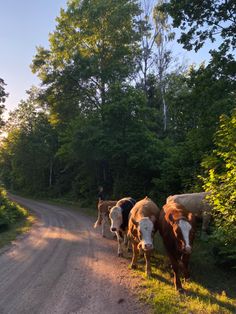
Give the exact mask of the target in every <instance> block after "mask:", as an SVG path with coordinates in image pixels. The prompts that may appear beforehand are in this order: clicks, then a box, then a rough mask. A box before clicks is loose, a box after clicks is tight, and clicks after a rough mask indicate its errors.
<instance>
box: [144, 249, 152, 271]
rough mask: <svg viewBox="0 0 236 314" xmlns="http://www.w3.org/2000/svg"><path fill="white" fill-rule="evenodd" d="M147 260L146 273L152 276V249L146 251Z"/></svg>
mask: <svg viewBox="0 0 236 314" xmlns="http://www.w3.org/2000/svg"><path fill="white" fill-rule="evenodd" d="M144 257H145V261H146V275H147V276H148V277H150V276H151V262H150V259H151V251H145V253H144Z"/></svg>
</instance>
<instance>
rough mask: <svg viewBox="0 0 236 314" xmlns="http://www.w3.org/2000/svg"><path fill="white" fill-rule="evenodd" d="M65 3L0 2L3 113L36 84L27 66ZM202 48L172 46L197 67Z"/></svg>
mask: <svg viewBox="0 0 236 314" xmlns="http://www.w3.org/2000/svg"><path fill="white" fill-rule="evenodd" d="M66 2H67V0H0V47H1V48H0V78H2V79H4V81H5V83H6V84H7V86H6V91H7V92H8V93H9V94H10V95H9V97H8V98H7V100H6V103H5V106H6V108H7V110H12V109H13V108H15V107H16V106H17V105H18V103H19V101H20V100H21V99H26V94H25V91H26V90H29V89H30V87H31V86H32V85H36V86H37V85H39V80H38V78H37V76H36V75H35V74H32V73H31V70H30V67H29V66H30V64H31V62H32V59H33V56H34V55H35V54H36V46H43V47H48V35H49V33H50V32H53V31H54V30H55V25H56V22H55V18H56V17H57V16H59V13H60V8H61V7H63V8H66ZM208 50H209V47H204V48H203V49H202V50H201V51H200V52H198V53H197V54H195V53H194V52H186V51H184V50H182V49H181V47H180V46H179V45H177V44H174V52H175V53H177V54H178V55H179V56H180V59H181V58H183V59H184V58H185V59H188V60H189V63H190V64H191V63H196V64H199V63H200V62H202V61H204V60H205V59H208V55H207V51H208Z"/></svg>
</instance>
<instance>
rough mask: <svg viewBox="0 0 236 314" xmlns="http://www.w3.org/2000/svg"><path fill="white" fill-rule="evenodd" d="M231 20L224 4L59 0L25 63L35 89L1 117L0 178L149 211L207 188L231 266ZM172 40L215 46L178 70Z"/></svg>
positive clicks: (235, 181)
mask: <svg viewBox="0 0 236 314" xmlns="http://www.w3.org/2000/svg"><path fill="white" fill-rule="evenodd" d="M235 12H236V4H235V1H208V2H202V1H197V0H192V1H184V0H179V1H174V0H171V1H168V2H165V1H163V0H159V1H157V2H155V1H146V2H145V1H142V2H141V3H140V2H139V1H134V0H132V1H131V0H120V1H115V0H107V1H103V0H94V1H89V0H83V1H79V0H71V1H68V5H67V8H66V9H65V10H63V9H62V10H61V12H60V15H59V16H58V18H57V26H56V29H55V30H54V31H53V32H52V33H51V34H50V35H49V48H48V49H45V48H43V47H38V48H37V53H36V55H35V56H34V58H33V60H32V64H31V69H32V71H33V73H35V74H37V75H38V77H39V78H40V80H41V86H40V87H38V88H36V87H32V88H31V89H30V90H29V91H28V98H27V99H26V100H22V101H21V102H20V103H19V105H18V107H17V108H16V109H15V110H14V111H13V112H11V113H10V115H9V118H8V120H7V121H5V123H4V121H3V119H2V118H0V125H1V129H2V131H5V132H7V133H8V136H7V137H6V138H4V139H3V140H2V142H1V151H0V164H1V170H0V175H1V180H2V182H3V183H4V184H5V186H6V187H7V188H8V189H11V190H14V191H18V192H21V193H27V194H30V195H37V196H46V197H64V198H65V197H66V198H70V199H76V200H86V201H88V200H89V202H90V203H91V202H92V201H94V200H95V199H96V197H97V191H98V187H99V186H103V187H104V190H105V193H106V196H107V198H116V199H117V198H120V197H123V196H126V195H130V196H132V197H135V198H137V199H140V198H142V197H143V196H145V195H148V196H150V197H151V198H153V200H154V201H155V202H156V203H157V204H158V205H159V206H161V205H162V204H163V203H164V200H165V198H166V196H168V195H171V194H174V193H183V192H193V191H194V192H197V191H202V190H208V191H212V194H211V199H210V201H211V202H212V203H213V204H214V224H215V229H214V230H213V237H214V241H218V242H221V243H222V244H223V245H222V246H221V247H223V249H222V250H221V251H220V252H218V254H219V255H220V256H221V258H222V255H224V254H226V255H227V259H228V260H236V250H235V247H236V245H235V244H236V239H235V234H236V223H235V222H236V149H235V148H236V147H235V146H236V111H235V109H234V108H235V107H236V98H235V96H236V93H235V92H236V75H235V73H236V60H235V46H236V38H235V34H236V16H235ZM174 27H175V29H174ZM177 28H178V29H179V31H178V32H177V33H178V34H180V35H179V36H178V35H175V34H174V30H176V29H177ZM175 37H176V39H177V40H178V42H179V43H181V44H182V45H183V47H184V48H185V49H187V50H193V49H194V50H195V51H198V50H199V49H200V48H201V47H202V46H203V45H208V46H209V47H210V48H211V47H213V46H211V43H213V42H217V43H219V45H218V47H216V48H214V49H213V48H212V50H210V54H211V58H210V60H209V62H208V63H205V64H204V63H203V64H201V65H197V66H196V65H186V64H184V63H183V62H182V61H181V60H176V56H175V54H174V51H172V50H171V47H174V44H173V40H176V39H174V38H175ZM178 37H179V38H178ZM215 46H216V45H215V44H214V47H215ZM210 48H209V49H210ZM0 75H1V73H0ZM5 83H7V82H4V78H1V80H0V117H1V116H2V113H3V111H4V101H5V99H6V97H7V92H6V91H7V86H5ZM4 124H5V125H4ZM221 260H223V259H221Z"/></svg>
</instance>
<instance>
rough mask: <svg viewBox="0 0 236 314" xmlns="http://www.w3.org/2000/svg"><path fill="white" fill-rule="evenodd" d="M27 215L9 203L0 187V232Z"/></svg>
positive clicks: (23, 210) (21, 209)
mask: <svg viewBox="0 0 236 314" xmlns="http://www.w3.org/2000/svg"><path fill="white" fill-rule="evenodd" d="M27 215H28V213H27V211H26V210H25V209H24V208H22V207H20V206H19V205H17V204H15V203H13V202H11V201H10V200H9V199H8V198H7V194H6V191H5V190H4V189H3V188H2V187H0V231H1V230H3V229H5V228H6V227H8V226H9V225H11V224H13V223H14V222H16V221H17V220H18V219H20V218H23V217H26V216H27Z"/></svg>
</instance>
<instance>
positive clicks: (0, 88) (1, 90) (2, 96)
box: [0, 78, 8, 127]
mask: <svg viewBox="0 0 236 314" xmlns="http://www.w3.org/2000/svg"><path fill="white" fill-rule="evenodd" d="M5 85H6V84H5V82H4V80H3V79H2V78H0V127H1V126H2V125H3V120H2V117H1V116H2V114H3V111H4V109H5V107H4V105H3V103H4V102H5V100H6V97H7V96H8V94H7V93H6V91H5Z"/></svg>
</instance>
